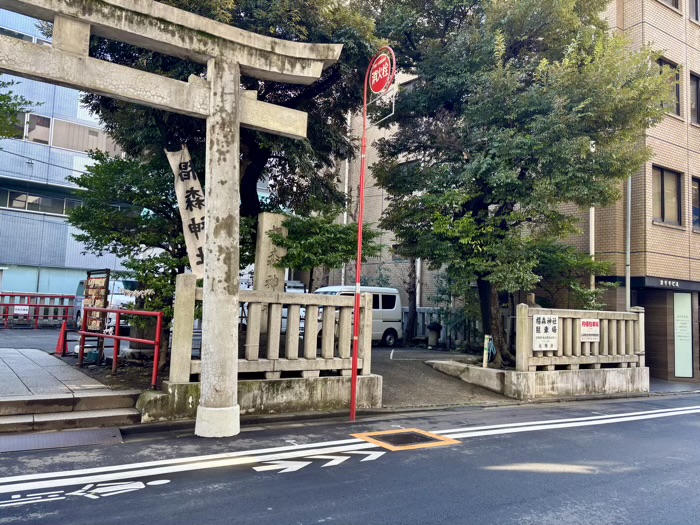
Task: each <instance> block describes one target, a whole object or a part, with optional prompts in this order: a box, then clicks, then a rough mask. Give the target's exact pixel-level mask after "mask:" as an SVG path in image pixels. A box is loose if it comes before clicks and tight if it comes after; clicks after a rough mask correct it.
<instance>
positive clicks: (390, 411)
mask: <svg viewBox="0 0 700 525" xmlns="http://www.w3.org/2000/svg"><path fill="white" fill-rule="evenodd" d="M698 394H700V390H692V391H683V392H652V393H649V394H646V395H638V394H634V395H633V394H615V395H612V394H611V395H604V396H578V397H575V398H558V399H539V400H535V401H518V400H513V402H511V403H499V404H474V405H465V404H451V405H421V406H407V407H390V408H381V409H367V410H361V411H358V413H357V415H358V416H359V417H361V416H369V417H372V418H374V419H376V418H377V416H387V417H390V418H392V419H393V418H395V417H396V416H397V415H402V414H405V415H407V416H408V417H412V416H418V415H420V414H422V413H425V412H438V411H451V410H459V409H474V410H484V409H494V408H501V407H503V408H511V407H516V406H526V405H529V406H533V405H543V404H554V403H571V402H575V401H607V400H611V399H635V398H639V399H648V398H650V397H664V396H669V397H670V396H684V395H686V396H690V395H698ZM347 418H348V413H347V412H324V413H318V412H302V413H293V414H256V415H244V416H241V428H245V427H255V426H260V425H271V426H274V425H277V424H286V423H319V424H320V423H330V422H334V421H335V422H337V423H350V421H348V419H347ZM358 422H359V423H362V421H358ZM194 425H195V420H194V419H188V420H182V421H162V422H156V423H142V424H138V425H131V426H125V427H120V428H119V430H120V431H121V432H122V435H124V436H138V435H142V434H150V433H158V432H173V431H186V432H194ZM257 430H263V429H252V428H251V429H250V430H249V431H250V432H252V431H257Z"/></svg>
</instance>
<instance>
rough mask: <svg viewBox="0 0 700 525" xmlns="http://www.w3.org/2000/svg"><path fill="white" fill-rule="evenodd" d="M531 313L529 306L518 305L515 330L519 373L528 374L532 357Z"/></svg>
mask: <svg viewBox="0 0 700 525" xmlns="http://www.w3.org/2000/svg"><path fill="white" fill-rule="evenodd" d="M529 312H530V308H529V307H528V305H526V304H519V305H518V308H517V313H516V323H517V324H516V328H515V369H516V370H517V371H518V372H527V371H528V370H529V361H530V358H531V357H532V337H531V336H530V319H529Z"/></svg>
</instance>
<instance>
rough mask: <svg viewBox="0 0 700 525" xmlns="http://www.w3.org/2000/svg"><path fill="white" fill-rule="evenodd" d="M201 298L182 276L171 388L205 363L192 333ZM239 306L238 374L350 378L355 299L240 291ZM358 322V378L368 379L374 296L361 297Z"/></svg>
mask: <svg viewBox="0 0 700 525" xmlns="http://www.w3.org/2000/svg"><path fill="white" fill-rule="evenodd" d="M202 297H203V292H202V289H201V288H196V278H195V277H194V276H193V275H179V276H178V278H177V288H176V292H175V317H174V322H173V326H174V328H173V343H172V352H171V358H170V381H171V382H173V383H186V382H189V381H190V377H191V375H197V374H199V373H200V371H201V362H200V361H199V360H197V359H192V334H193V327H194V312H195V303H196V301H201V300H202ZM240 302H241V305H242V308H241V311H242V313H243V315H242V316H241V323H240V325H239V345H238V347H239V350H238V352H239V353H238V358H239V359H238V371H239V373H243V374H245V373H264V374H265V378H266V379H277V378H279V377H281V375H282V373H287V372H288V373H290V375H291V373H297V375H298V376H301V377H318V376H319V375H320V372H321V371H322V370H325V371H333V372H336V373H337V374H339V375H343V376H347V375H350V374H351V372H352V359H351V356H352V326H353V307H354V298H353V297H351V296H350V297H349V296H331V295H320V294H294V293H274V292H257V291H246V290H241V292H240ZM232 321H233V320H232ZM360 323H361V325H360V341H359V360H358V362H359V364H358V368H359V374H360V375H370V370H371V361H372V295H371V294H363V296H362V298H361V310H360ZM328 327H331V328H330V329H328ZM319 342H320V345H319ZM319 346H320V348H319Z"/></svg>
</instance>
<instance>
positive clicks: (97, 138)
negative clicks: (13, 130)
mask: <svg viewBox="0 0 700 525" xmlns="http://www.w3.org/2000/svg"><path fill="white" fill-rule="evenodd" d="M17 118H18V125H17V129H18V135H17V137H16V138H18V139H23V140H28V141H30V142H37V143H39V144H45V145H47V146H52V147H55V148H62V149H68V150H71V151H81V152H88V151H91V150H100V151H106V152H107V153H110V154H112V155H119V154H120V153H121V150H120V149H119V146H117V144H116V143H115V142H114V141H113V140H112V138H111V137H110V136H109V135H108V134H107V133H106V132H105V131H104V130H101V129H98V128H90V127H87V126H83V125H81V124H74V123H72V122H67V121H65V120H58V119H52V118H50V117H43V116H40V115H34V114H24V113H21V114H20V115H19V116H18V117H17Z"/></svg>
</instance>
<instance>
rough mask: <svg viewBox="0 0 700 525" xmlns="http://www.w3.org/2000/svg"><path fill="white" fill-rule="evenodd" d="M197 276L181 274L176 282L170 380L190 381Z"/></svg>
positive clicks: (172, 381) (173, 381) (176, 381)
mask: <svg viewBox="0 0 700 525" xmlns="http://www.w3.org/2000/svg"><path fill="white" fill-rule="evenodd" d="M196 287H197V277H196V276H195V275H193V274H180V275H178V276H177V278H176V283H175V314H174V316H173V344H172V350H171V355H170V382H171V383H189V381H190V361H191V360H192V333H193V331H194V308H195V295H196Z"/></svg>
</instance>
